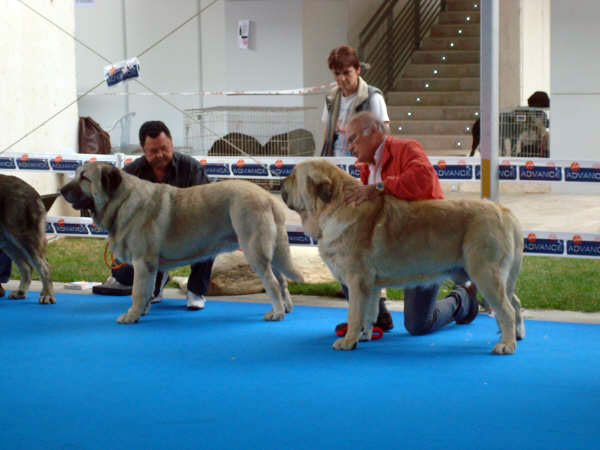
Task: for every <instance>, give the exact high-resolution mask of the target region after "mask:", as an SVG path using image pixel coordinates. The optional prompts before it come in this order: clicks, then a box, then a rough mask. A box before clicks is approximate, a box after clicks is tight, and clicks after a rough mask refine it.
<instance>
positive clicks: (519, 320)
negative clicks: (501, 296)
mask: <svg viewBox="0 0 600 450" xmlns="http://www.w3.org/2000/svg"><path fill="white" fill-rule="evenodd" d="M508 298H509V299H510V303H511V304H512V306H513V308H514V309H515V318H516V337H517V340H518V341H520V340H521V339H524V338H525V322H524V321H523V313H522V312H521V301H520V300H519V297H517V294H514V293H513V294H512V295H511V296H509V297H508Z"/></svg>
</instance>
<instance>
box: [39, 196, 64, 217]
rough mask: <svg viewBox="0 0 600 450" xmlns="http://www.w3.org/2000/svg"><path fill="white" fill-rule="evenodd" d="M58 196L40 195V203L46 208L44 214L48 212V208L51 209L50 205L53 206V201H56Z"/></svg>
mask: <svg viewBox="0 0 600 450" xmlns="http://www.w3.org/2000/svg"><path fill="white" fill-rule="evenodd" d="M59 195H60V193H59V192H57V193H56V194H44V195H40V197H41V199H42V203H43V204H44V208H46V212H48V211H50V208H52V205H53V204H54V200H56V199H57V197H58V196H59Z"/></svg>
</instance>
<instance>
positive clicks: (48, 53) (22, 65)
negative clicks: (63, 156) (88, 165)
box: [0, 0, 78, 194]
mask: <svg viewBox="0 0 600 450" xmlns="http://www.w3.org/2000/svg"><path fill="white" fill-rule="evenodd" d="M28 4H29V5H31V7H33V8H35V9H36V10H38V11H39V12H40V13H42V14H43V15H44V16H46V17H47V18H48V19H50V20H52V21H53V22H55V23H57V24H58V25H60V26H61V27H63V28H64V29H66V30H67V31H70V32H71V33H72V32H73V30H74V12H73V1H70V0H69V1H67V0H56V1H53V2H50V1H48V0H29V1H28ZM0 10H1V11H2V13H1V14H0V55H1V57H0V79H1V80H2V82H1V83H0V99H1V102H2V108H1V110H0V123H1V124H2V133H0V151H3V150H5V149H6V147H8V146H9V145H11V144H12V143H14V142H15V141H17V140H18V139H20V138H21V137H23V136H24V135H25V134H26V133H28V132H30V131H31V130H33V129H34V128H36V127H37V126H38V125H40V124H42V123H43V122H44V121H45V120H47V119H49V118H50V117H51V116H52V115H54V114H55V113H57V112H58V111H59V110H60V109H62V108H64V107H65V106H67V105H68V104H69V103H71V102H72V101H74V100H75V98H76V87H75V43H74V41H73V39H71V38H70V37H68V36H67V35H65V34H64V33H62V32H60V31H59V30H58V29H57V28H55V27H53V26H52V25H50V24H49V23H48V22H47V21H45V20H44V19H42V18H40V17H39V16H37V15H35V14H34V13H33V12H32V11H30V10H29V9H27V8H26V7H24V6H23V5H22V4H20V3H18V2H16V1H14V0H0ZM77 118H78V113H77V103H75V104H74V105H73V106H71V107H70V108H68V109H66V110H65V111H64V112H62V113H61V114H59V115H58V116H57V117H55V118H54V119H52V120H51V121H50V122H48V123H47V124H46V125H44V126H43V127H42V128H40V129H39V130H37V131H35V132H34V133H33V134H31V135H30V136H28V137H27V138H25V139H24V140H23V141H21V142H20V143H18V144H17V145H15V146H14V147H12V148H11V149H9V150H8V152H24V153H36V152H44V153H55V152H65V153H67V152H72V151H75V149H76V147H77ZM19 175H23V174H22V173H21V172H19ZM23 178H24V179H26V181H28V182H29V183H31V184H32V185H33V186H34V187H35V188H36V189H37V190H38V191H39V192H40V193H41V194H46V193H50V192H56V190H57V183H58V182H59V178H58V176H57V175H52V174H48V175H40V174H39V173H36V174H35V175H31V176H23Z"/></svg>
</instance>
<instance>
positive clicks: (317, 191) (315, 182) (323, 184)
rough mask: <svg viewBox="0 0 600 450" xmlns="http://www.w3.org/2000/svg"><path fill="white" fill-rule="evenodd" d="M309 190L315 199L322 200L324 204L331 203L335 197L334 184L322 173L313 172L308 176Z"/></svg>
mask: <svg viewBox="0 0 600 450" xmlns="http://www.w3.org/2000/svg"><path fill="white" fill-rule="evenodd" d="M307 181H308V188H309V189H311V190H312V192H311V193H312V195H313V197H314V198H320V199H321V200H322V201H323V203H329V202H330V201H331V198H332V197H333V182H332V180H331V178H329V177H328V176H327V175H325V174H323V173H321V172H313V173H311V174H310V175H309V176H308V180H307Z"/></svg>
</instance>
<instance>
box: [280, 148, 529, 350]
mask: <svg viewBox="0 0 600 450" xmlns="http://www.w3.org/2000/svg"><path fill="white" fill-rule="evenodd" d="M352 183H360V181H358V180H357V179H355V178H353V177H352V176H350V175H349V174H347V173H346V172H344V171H343V170H341V169H339V168H338V167H336V166H334V165H333V164H331V163H330V162H327V161H325V160H310V161H305V162H302V163H300V164H298V165H297V166H296V167H295V168H294V170H293V172H292V174H291V175H290V176H289V177H287V178H286V179H285V180H284V182H283V184H282V198H283V201H284V202H285V203H286V204H287V205H288V207H289V208H291V209H293V210H294V211H296V212H298V214H299V215H300V217H301V219H302V226H303V227H304V231H305V232H306V233H307V234H309V235H311V236H312V237H314V238H316V239H318V241H319V253H320V255H321V258H322V259H323V261H324V262H325V263H326V264H327V266H328V267H329V268H330V270H331V272H332V273H333V275H334V276H335V277H336V278H337V279H338V280H339V281H343V282H344V283H345V284H346V285H347V286H348V288H349V291H350V299H349V306H348V331H347V333H346V336H345V337H344V338H340V339H338V340H336V341H335V343H334V344H333V347H334V348H335V349H339V350H351V349H354V348H355V347H356V345H357V342H358V339H359V336H360V334H361V332H362V330H363V329H365V330H368V329H370V328H371V327H372V325H373V322H374V321H375V319H376V317H377V308H378V293H379V290H380V289H381V288H383V287H390V286H398V287H411V286H416V285H427V283H428V282H433V281H441V280H444V279H446V278H453V279H454V280H455V281H456V282H459V283H460V282H464V281H466V280H467V279H470V280H472V281H473V282H474V283H475V285H476V286H477V288H478V289H479V291H480V292H481V293H482V295H483V296H484V298H485V299H486V300H487V301H488V302H489V303H490V305H491V306H492V308H493V309H494V311H495V312H496V320H497V322H498V326H499V328H500V331H501V333H502V337H501V340H500V342H499V343H497V344H496V345H495V346H494V348H493V352H494V353H497V354H505V353H513V352H514V351H515V349H516V340H515V338H516V339H522V338H524V337H525V326H524V324H523V317H522V316H521V304H520V302H519V299H518V298H517V296H516V295H515V285H516V282H517V277H518V275H519V271H520V270H521V259H522V254H523V235H522V231H521V227H520V225H519V222H518V221H517V219H516V217H515V216H514V215H513V214H512V213H511V212H510V211H509V210H508V209H506V208H504V207H503V206H501V205H498V204H495V203H493V202H489V201H485V200H474V201H466V200H456V201H453V200H421V201H412V202H408V201H402V200H399V199H397V198H395V197H393V196H391V195H385V196H382V197H379V198H377V199H376V200H374V201H370V202H363V203H361V204H360V205H359V206H357V207H354V206H352V205H351V206H347V205H345V204H344V186H346V185H349V184H352Z"/></svg>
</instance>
